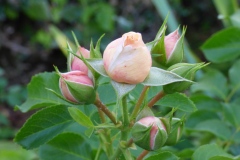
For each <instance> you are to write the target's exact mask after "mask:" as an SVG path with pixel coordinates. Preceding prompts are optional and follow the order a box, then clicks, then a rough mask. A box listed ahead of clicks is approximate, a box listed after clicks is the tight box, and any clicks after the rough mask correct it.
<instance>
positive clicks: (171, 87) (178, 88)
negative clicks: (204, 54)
mask: <svg viewBox="0 0 240 160" xmlns="http://www.w3.org/2000/svg"><path fill="white" fill-rule="evenodd" d="M204 66H206V64H204V63H196V64H190V63H178V64H175V65H173V66H171V67H169V68H168V70H169V71H171V72H174V73H176V74H178V75H179V76H181V77H183V78H185V79H188V80H193V79H194V77H195V74H196V72H197V71H198V70H199V69H201V68H202V67H204ZM190 85H192V82H174V83H171V84H168V85H165V86H163V90H164V92H165V93H169V94H170V93H174V92H182V91H184V90H186V89H187V88H188V87H189V86H190Z"/></svg>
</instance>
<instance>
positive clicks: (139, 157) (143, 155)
mask: <svg viewBox="0 0 240 160" xmlns="http://www.w3.org/2000/svg"><path fill="white" fill-rule="evenodd" d="M148 153H149V151H147V150H144V151H143V152H142V153H141V154H140V155H139V156H138V157H137V159H136V160H142V159H143V158H144V157H145V156H146V155H147V154H148Z"/></svg>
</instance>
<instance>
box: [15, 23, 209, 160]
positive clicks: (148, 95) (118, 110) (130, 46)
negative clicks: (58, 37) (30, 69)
mask: <svg viewBox="0 0 240 160" xmlns="http://www.w3.org/2000/svg"><path fill="white" fill-rule="evenodd" d="M178 30H179V29H177V30H176V31H175V32H173V33H170V34H169V35H167V36H165V31H166V20H165V21H164V23H163V25H162V27H161V28H160V29H159V32H158V33H157V35H156V38H155V39H154V40H153V41H152V42H149V43H144V42H143V40H142V35H141V34H140V33H136V32H128V33H125V34H123V35H122V36H121V37H120V38H118V39H116V40H113V41H112V42H110V43H109V44H108V45H107V47H106V48H105V50H104V52H103V56H102V54H101V52H100V41H101V38H102V37H101V38H100V39H99V41H98V42H97V45H96V46H95V47H94V46H93V44H92V43H91V45H90V50H89V51H88V50H87V49H85V48H83V47H81V46H80V45H79V44H78V42H77V39H76V37H75V35H74V34H73V36H74V38H75V42H76V48H77V50H73V49H72V48H71V47H70V45H67V51H68V60H67V66H68V67H67V68H68V70H67V72H63V73H62V72H60V71H59V70H58V69H57V67H55V70H56V72H50V73H49V72H45V73H40V74H38V75H36V76H34V77H33V78H32V80H31V82H30V83H29V85H28V99H27V101H26V102H25V103H23V104H22V105H21V106H18V109H20V110H21V111H22V112H27V111H30V110H34V109H38V111H36V113H34V114H33V115H32V116H31V117H30V118H29V119H28V120H27V121H26V123H25V124H24V126H23V127H22V128H21V129H20V130H19V131H18V133H17V135H16V137H15V142H17V143H18V144H20V145H21V146H22V147H23V148H25V149H35V148H38V153H39V156H40V158H41V159H43V160H48V159H58V160H65V159H73V160H75V159H76V160H77V159H95V160H97V159H112V160H114V159H126V160H131V159H135V158H137V159H142V158H143V157H144V156H145V155H146V154H147V153H149V156H150V157H151V154H152V153H159V156H160V157H161V155H162V154H165V153H162V152H161V150H162V149H164V148H165V147H166V146H174V145H175V144H177V143H178V142H179V141H181V135H182V133H183V131H184V123H185V115H186V114H189V113H192V112H194V111H196V106H195V105H194V103H193V102H192V101H191V99H189V98H188V97H187V96H186V95H185V94H184V93H181V92H184V91H185V90H186V89H187V88H188V87H189V86H190V85H192V84H193V79H194V75H195V73H196V71H198V70H199V69H201V68H202V67H204V66H205V64H204V63H198V64H188V63H182V61H183V52H184V51H183V39H184V34H185V31H186V29H185V27H183V31H182V34H181V35H180V34H179V33H178V32H179V31H178ZM180 101H181V103H178V102H180ZM164 106H167V107H168V108H167V109H166V108H165V109H164V110H162V107H164ZM162 111H164V112H162ZM159 112H162V113H161V114H159ZM168 153H169V154H170V156H175V154H174V153H173V152H171V151H168ZM155 156H156V155H155ZM150 157H149V158H150Z"/></svg>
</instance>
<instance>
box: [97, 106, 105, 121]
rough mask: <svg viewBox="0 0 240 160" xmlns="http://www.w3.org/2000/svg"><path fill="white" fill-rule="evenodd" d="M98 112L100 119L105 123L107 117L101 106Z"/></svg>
mask: <svg viewBox="0 0 240 160" xmlns="http://www.w3.org/2000/svg"><path fill="white" fill-rule="evenodd" d="M98 114H99V117H100V119H101V122H102V123H105V122H106V119H105V117H104V113H103V111H102V110H101V109H100V108H98Z"/></svg>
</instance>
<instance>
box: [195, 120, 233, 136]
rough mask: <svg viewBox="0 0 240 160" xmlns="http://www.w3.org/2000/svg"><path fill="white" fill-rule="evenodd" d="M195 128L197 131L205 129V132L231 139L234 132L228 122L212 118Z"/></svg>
mask: <svg viewBox="0 0 240 160" xmlns="http://www.w3.org/2000/svg"><path fill="white" fill-rule="evenodd" d="M193 129H194V130H197V131H204V132H210V133H212V134H214V135H215V136H217V137H219V138H221V139H224V140H229V138H230V137H231V135H232V133H231V131H230V129H229V128H228V126H227V125H226V123H224V122H223V121H220V120H218V119H211V120H206V121H203V122H201V123H199V124H197V125H196V126H195V127H194V128H193Z"/></svg>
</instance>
